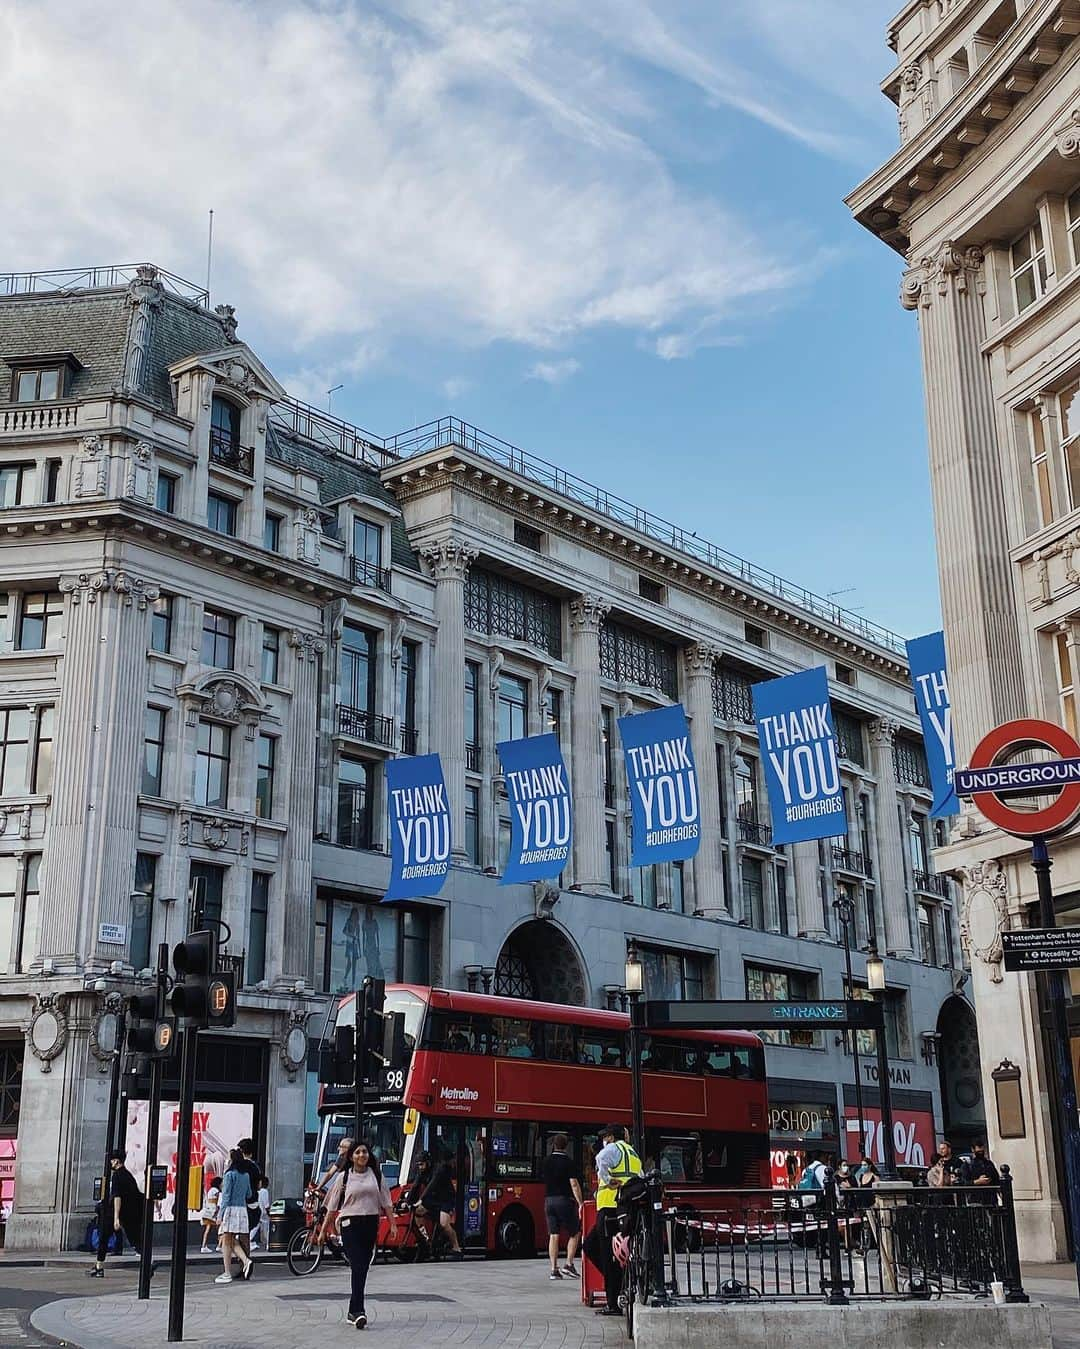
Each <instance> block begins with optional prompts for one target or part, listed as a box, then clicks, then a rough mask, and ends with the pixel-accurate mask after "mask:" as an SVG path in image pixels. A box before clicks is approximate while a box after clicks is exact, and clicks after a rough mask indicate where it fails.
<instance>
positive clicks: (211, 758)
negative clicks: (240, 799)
mask: <svg viewBox="0 0 1080 1349" xmlns="http://www.w3.org/2000/svg"><path fill="white" fill-rule="evenodd" d="M231 747H232V731H231V729H230V728H229V727H228V726H222V725H220V724H219V723H218V722H216V721H205V720H200V722H199V740H198V748H197V750H196V753H195V801H196V803H197V804H198V805H200V806H219V807H221V808H222V809H228V805H229V754H230V750H231Z"/></svg>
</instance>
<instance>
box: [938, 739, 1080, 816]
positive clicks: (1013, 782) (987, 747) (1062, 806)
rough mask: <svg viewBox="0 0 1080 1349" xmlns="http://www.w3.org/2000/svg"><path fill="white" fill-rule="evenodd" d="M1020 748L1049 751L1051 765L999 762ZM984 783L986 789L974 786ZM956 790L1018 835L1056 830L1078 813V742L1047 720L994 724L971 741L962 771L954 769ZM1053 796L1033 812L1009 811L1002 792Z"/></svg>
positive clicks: (1079, 800) (1079, 771)
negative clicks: (968, 761) (1052, 758)
mask: <svg viewBox="0 0 1080 1349" xmlns="http://www.w3.org/2000/svg"><path fill="white" fill-rule="evenodd" d="M1025 749H1043V750H1050V751H1051V752H1052V753H1054V754H1056V755H1058V756H1059V758H1058V759H1057V760H1055V761H1054V762H1052V763H1042V764H1017V765H1015V766H1000V765H1001V761H1002V760H1004V759H1007V758H1008V756H1009V755H1010V754H1015V753H1018V752H1019V751H1021V750H1025ZM983 782H986V783H988V784H989V786H988V789H987V790H978V788H979V787H980V785H981V784H982V783H983ZM956 787H957V792H958V793H959V794H960V795H962V796H970V797H971V799H972V801H973V802H974V803H975V805H976V806H977V807H978V809H979V811H980V812H981V813H982V814H983V815H985V816H986V818H987V819H988V820H989V821H990V823H991V824H995V825H997V827H998V828H999V829H1003V830H1004V831H1005V833H1007V834H1015V835H1016V836H1017V837H1019V838H1037V837H1040V836H1046V835H1050V834H1057V833H1060V832H1061V830H1063V829H1066V828H1068V826H1069V825H1070V824H1071V823H1072V822H1073V820H1074V819H1075V818H1076V816H1077V814H1080V744H1077V742H1076V740H1075V739H1074V738H1073V737H1072V736H1071V735H1070V734H1069V732H1068V731H1066V730H1064V729H1063V728H1062V727H1061V726H1055V725H1054V723H1053V722H1052V721H1039V720H1037V719H1036V718H1034V717H1024V718H1021V719H1020V720H1018V721H1007V722H1005V724H1004V725H1003V726H998V727H997V728H996V729H995V730H993V731H991V732H990V733H989V734H988V735H984V736H983V738H982V739H981V740H980V741H979V743H978V745H976V747H975V749H974V751H973V752H972V755H971V764H970V766H969V767H968V768H967V769H961V770H958V771H957V773H956ZM1050 793H1056V794H1057V795H1056V797H1055V799H1054V800H1053V801H1052V802H1051V803H1050V804H1049V805H1047V806H1043V807H1042V808H1041V809H1039V810H1015V809H1013V807H1011V806H1009V805H1008V804H1007V802H1006V801H1005V800H1003V799H1002V797H1003V796H1008V795H1009V794H1012V795H1017V794H1023V795H1026V796H1029V797H1030V796H1046V795H1048V794H1050Z"/></svg>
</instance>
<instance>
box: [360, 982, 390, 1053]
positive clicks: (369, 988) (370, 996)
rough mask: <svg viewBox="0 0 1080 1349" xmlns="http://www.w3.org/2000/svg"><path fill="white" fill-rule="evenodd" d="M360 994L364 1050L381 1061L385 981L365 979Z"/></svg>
mask: <svg viewBox="0 0 1080 1349" xmlns="http://www.w3.org/2000/svg"><path fill="white" fill-rule="evenodd" d="M362 994H363V998H362V1002H363V1017H364V1022H363V1027H364V1032H363V1033H364V1049H365V1051H366V1052H367V1053H368V1054H374V1055H376V1056H377V1057H378V1058H380V1059H381V1058H382V1051H383V1007H384V1005H385V1003H386V981H385V980H384V979H365V980H364V986H363V989H362Z"/></svg>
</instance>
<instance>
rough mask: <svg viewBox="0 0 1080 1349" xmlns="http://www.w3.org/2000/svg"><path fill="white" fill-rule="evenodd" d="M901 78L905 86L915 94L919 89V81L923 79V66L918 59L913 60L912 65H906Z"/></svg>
mask: <svg viewBox="0 0 1080 1349" xmlns="http://www.w3.org/2000/svg"><path fill="white" fill-rule="evenodd" d="M900 79H901V80H902V81H903V85H904V88H905V89H906V90H907V91H908V92H909V93H912V94H913V93H914V92H915V90H916V89H918V87H919V81H920V80H921V79H922V67H921V66H920V65H919V63H918V61H913V62H912V63H911V65H909V66H905V67H904V72H903V74H902V75H901V76H900Z"/></svg>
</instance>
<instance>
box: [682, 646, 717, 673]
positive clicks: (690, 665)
mask: <svg viewBox="0 0 1080 1349" xmlns="http://www.w3.org/2000/svg"><path fill="white" fill-rule="evenodd" d="M683 659H684V660H685V662H686V673H687V675H688V676H689V677H690V678H691V679H712V676H713V669H714V667H715V665H716V662H717V661H718V660H719V659H720V651H719V648H718V647H715V646H710V645H709V644H708V643H707V642H695V643H694V645H693V646H687V647H684V648H683Z"/></svg>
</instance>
